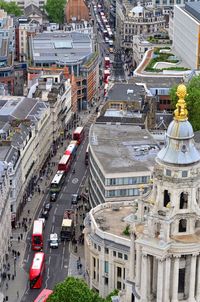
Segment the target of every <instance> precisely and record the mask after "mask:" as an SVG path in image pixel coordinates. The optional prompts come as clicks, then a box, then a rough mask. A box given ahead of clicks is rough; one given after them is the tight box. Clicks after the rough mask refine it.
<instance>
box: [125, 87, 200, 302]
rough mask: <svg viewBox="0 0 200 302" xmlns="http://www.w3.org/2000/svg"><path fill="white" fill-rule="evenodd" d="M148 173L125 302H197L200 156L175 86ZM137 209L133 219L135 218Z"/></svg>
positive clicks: (199, 287) (199, 298)
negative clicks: (150, 186)
mask: <svg viewBox="0 0 200 302" xmlns="http://www.w3.org/2000/svg"><path fill="white" fill-rule="evenodd" d="M177 95H178V97H179V100H178V103H177V105H176V108H177V109H176V110H175V111H174V120H173V121H172V122H171V124H170V125H169V127H168V130H167V135H166V143H165V146H164V147H163V149H162V150H161V151H160V152H159V153H158V155H157V158H156V165H155V169H154V180H153V190H152V194H151V196H150V197H149V205H150V209H149V211H148V212H146V213H145V209H144V207H143V208H142V209H140V214H141V211H143V214H142V216H143V220H142V221H141V219H138V221H137V222H135V223H134V227H133V235H132V240H131V251H130V267H131V269H130V272H129V276H128V278H127V291H126V294H127V297H126V302H129V301H136V302H139V301H141V302H150V301H152V302H161V301H164V302H169V301H172V302H178V301H188V302H199V301H200V236H199V234H200V233H199V226H200V194H199V192H200V154H199V152H198V151H197V149H196V147H195V144H194V139H193V137H194V133H193V129H192V126H191V124H190V123H189V121H188V112H187V109H186V103H185V100H184V98H185V96H186V87H185V86H184V85H182V84H181V85H179V86H178V89H177ZM138 211H139V207H138V209H137V206H136V213H135V217H136V218H137V216H138Z"/></svg>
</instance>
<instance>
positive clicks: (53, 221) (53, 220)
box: [52, 215, 55, 224]
mask: <svg viewBox="0 0 200 302" xmlns="http://www.w3.org/2000/svg"><path fill="white" fill-rule="evenodd" d="M54 223H55V215H53V219H52V224H54Z"/></svg>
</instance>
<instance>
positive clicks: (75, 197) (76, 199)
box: [71, 194, 78, 204]
mask: <svg viewBox="0 0 200 302" xmlns="http://www.w3.org/2000/svg"><path fill="white" fill-rule="evenodd" d="M71 202H72V204H77V203H78V194H72V197H71Z"/></svg>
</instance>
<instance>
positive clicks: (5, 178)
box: [0, 161, 11, 280]
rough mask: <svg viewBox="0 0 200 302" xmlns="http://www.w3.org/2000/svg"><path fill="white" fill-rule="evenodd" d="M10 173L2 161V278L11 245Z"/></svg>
mask: <svg viewBox="0 0 200 302" xmlns="http://www.w3.org/2000/svg"><path fill="white" fill-rule="evenodd" d="M9 190H10V185H9V174H8V166H7V164H6V163H5V162H3V161H0V236H1V242H0V280H1V278H2V274H3V273H4V272H5V268H4V266H5V264H6V263H7V257H6V255H7V254H8V248H9V247H10V242H9V240H10V236H11V223H10V220H11V212H10V203H9Z"/></svg>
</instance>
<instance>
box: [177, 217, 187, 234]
mask: <svg viewBox="0 0 200 302" xmlns="http://www.w3.org/2000/svg"><path fill="white" fill-rule="evenodd" d="M178 231H179V233H184V232H186V231H187V220H186V219H181V220H179V228H178Z"/></svg>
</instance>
